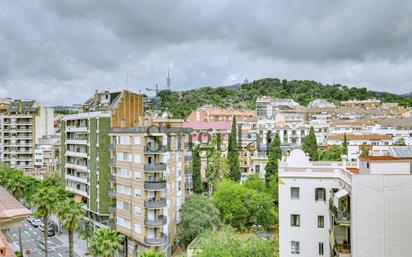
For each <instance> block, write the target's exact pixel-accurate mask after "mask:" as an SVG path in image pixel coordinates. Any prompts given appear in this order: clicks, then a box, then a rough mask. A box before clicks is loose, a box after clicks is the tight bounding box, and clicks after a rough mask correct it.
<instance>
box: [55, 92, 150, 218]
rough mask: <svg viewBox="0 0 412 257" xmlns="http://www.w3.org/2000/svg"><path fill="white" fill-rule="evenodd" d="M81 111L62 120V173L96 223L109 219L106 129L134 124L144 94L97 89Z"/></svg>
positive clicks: (139, 111)
mask: <svg viewBox="0 0 412 257" xmlns="http://www.w3.org/2000/svg"><path fill="white" fill-rule="evenodd" d="M82 108H83V112H82V113H78V114H72V115H66V116H64V117H63V118H62V123H61V151H60V159H61V164H60V165H61V176H62V178H63V179H64V181H65V185H66V189H67V190H69V191H71V192H73V193H74V194H75V199H76V200H77V201H79V202H82V203H83V204H84V205H83V207H84V208H85V209H86V210H87V217H88V218H89V219H90V220H92V221H94V223H95V225H96V226H104V225H108V223H109V206H110V204H111V201H110V198H109V195H108V193H109V188H110V181H109V177H110V171H111V170H110V166H109V160H110V151H109V144H110V138H109V129H110V128H127V127H131V126H133V125H135V124H137V122H138V119H139V117H140V116H141V115H142V114H143V96H142V95H138V94H135V93H132V92H129V91H121V92H108V91H105V92H101V93H99V92H96V94H95V95H94V96H93V97H92V98H90V99H89V100H88V101H87V102H86V103H85V104H84V105H83V106H82Z"/></svg>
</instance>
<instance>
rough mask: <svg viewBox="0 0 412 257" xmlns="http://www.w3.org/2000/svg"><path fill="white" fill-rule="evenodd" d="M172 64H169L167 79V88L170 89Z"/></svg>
mask: <svg viewBox="0 0 412 257" xmlns="http://www.w3.org/2000/svg"><path fill="white" fill-rule="evenodd" d="M170 82H171V79H170V65H168V66H167V79H166V85H167V89H168V90H170Z"/></svg>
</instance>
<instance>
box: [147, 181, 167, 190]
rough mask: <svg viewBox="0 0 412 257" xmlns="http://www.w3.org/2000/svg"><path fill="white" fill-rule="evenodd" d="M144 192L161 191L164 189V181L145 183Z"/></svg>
mask: <svg viewBox="0 0 412 257" xmlns="http://www.w3.org/2000/svg"><path fill="white" fill-rule="evenodd" d="M144 189H145V190H163V189H166V181H145V182H144Z"/></svg>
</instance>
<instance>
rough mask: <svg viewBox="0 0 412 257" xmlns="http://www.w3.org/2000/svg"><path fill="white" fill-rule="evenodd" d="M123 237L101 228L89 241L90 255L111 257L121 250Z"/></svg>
mask: <svg viewBox="0 0 412 257" xmlns="http://www.w3.org/2000/svg"><path fill="white" fill-rule="evenodd" d="M122 242H123V236H122V235H119V234H118V233H117V232H116V231H115V230H111V229H109V228H101V229H99V230H97V231H96V232H95V233H94V235H93V237H92V239H91V241H90V253H91V255H92V256H94V257H113V256H115V254H116V253H117V251H119V250H120V249H122V247H123V245H122Z"/></svg>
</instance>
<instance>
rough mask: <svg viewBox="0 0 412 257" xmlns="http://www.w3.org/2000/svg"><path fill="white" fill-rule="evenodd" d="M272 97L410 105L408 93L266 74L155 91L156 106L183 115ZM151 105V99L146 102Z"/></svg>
mask: <svg viewBox="0 0 412 257" xmlns="http://www.w3.org/2000/svg"><path fill="white" fill-rule="evenodd" d="M264 95H266V96H271V97H273V98H292V99H294V100H295V101H297V102H299V103H300V104H302V105H307V104H308V103H309V102H310V101H312V100H314V99H317V98H322V99H326V100H328V101H330V102H334V103H339V102H340V101H343V100H350V99H360V100H364V99H369V98H376V99H380V100H382V101H384V102H397V103H399V104H400V105H403V106H412V97H411V96H401V95H396V94H391V93H387V92H375V91H370V90H368V89H367V88H357V87H349V86H344V85H340V84H334V85H324V84H321V83H318V82H316V81H309V80H291V81H287V80H280V79H276V78H266V79H261V80H256V81H253V82H251V83H248V84H242V85H241V86H240V88H239V89H236V87H231V88H227V87H217V88H212V87H201V88H197V89H191V90H187V91H177V92H174V91H170V90H163V91H161V92H160V93H159V97H160V99H159V109H160V110H168V111H170V112H171V114H172V115H173V117H174V118H184V117H186V116H187V115H188V114H189V113H190V112H191V111H193V110H196V109H197V108H198V107H201V106H203V105H214V106H220V107H232V108H251V109H254V108H255V101H256V98H257V97H259V96H264ZM150 108H151V109H154V108H155V107H154V102H152V103H151V104H150Z"/></svg>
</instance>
